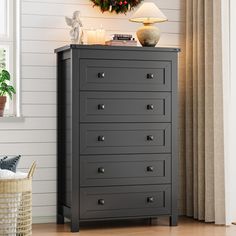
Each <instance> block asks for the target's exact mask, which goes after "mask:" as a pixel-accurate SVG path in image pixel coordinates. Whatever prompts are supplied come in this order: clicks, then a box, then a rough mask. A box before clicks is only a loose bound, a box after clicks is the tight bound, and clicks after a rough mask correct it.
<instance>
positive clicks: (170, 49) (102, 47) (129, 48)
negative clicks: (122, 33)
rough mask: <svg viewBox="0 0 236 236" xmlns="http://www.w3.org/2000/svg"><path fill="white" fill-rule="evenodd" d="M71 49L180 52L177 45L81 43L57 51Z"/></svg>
mask: <svg viewBox="0 0 236 236" xmlns="http://www.w3.org/2000/svg"><path fill="white" fill-rule="evenodd" d="M70 49H86V50H125V51H150V52H179V51H180V49H179V48H175V47H139V46H136V47H133V46H105V45H79V44H69V45H65V46H63V47H59V48H57V49H55V53H58V52H62V51H67V50H70Z"/></svg>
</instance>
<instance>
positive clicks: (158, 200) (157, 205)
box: [80, 185, 171, 219]
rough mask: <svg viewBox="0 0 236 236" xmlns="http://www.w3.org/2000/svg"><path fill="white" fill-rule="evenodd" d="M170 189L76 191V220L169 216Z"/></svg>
mask: <svg viewBox="0 0 236 236" xmlns="http://www.w3.org/2000/svg"><path fill="white" fill-rule="evenodd" d="M170 191H171V188H170V185H148V186H124V187H120V186H119V187H101V188H98V187H95V188H81V189H80V218H81V219H97V218H100V219H101V218H116V217H135V216H139V217H140V216H157V215H161V214H170V209H171V202H170Z"/></svg>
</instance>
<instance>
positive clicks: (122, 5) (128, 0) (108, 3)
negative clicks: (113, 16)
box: [90, 0, 143, 14]
mask: <svg viewBox="0 0 236 236" xmlns="http://www.w3.org/2000/svg"><path fill="white" fill-rule="evenodd" d="M90 1H92V2H93V3H94V6H98V7H100V9H101V11H102V12H104V11H109V12H116V13H117V14H118V13H126V12H127V11H131V10H132V9H133V8H135V7H136V6H137V5H139V4H140V3H141V2H142V1H143V0H90Z"/></svg>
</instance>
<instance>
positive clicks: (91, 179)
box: [80, 154, 171, 187]
mask: <svg viewBox="0 0 236 236" xmlns="http://www.w3.org/2000/svg"><path fill="white" fill-rule="evenodd" d="M170 181H171V156H170V155H169V154H145V155H140V154H138V155H137V154H136V155H106V156H81V157H80V186H83V187H86V186H109V185H110V186H114V185H135V184H161V183H170Z"/></svg>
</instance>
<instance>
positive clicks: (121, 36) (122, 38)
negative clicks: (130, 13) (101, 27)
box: [113, 34, 133, 40]
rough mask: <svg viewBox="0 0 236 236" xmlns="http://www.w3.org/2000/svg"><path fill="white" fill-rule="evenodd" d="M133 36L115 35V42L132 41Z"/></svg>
mask: <svg viewBox="0 0 236 236" xmlns="http://www.w3.org/2000/svg"><path fill="white" fill-rule="evenodd" d="M132 38H133V36H132V35H131V34H114V36H113V40H132Z"/></svg>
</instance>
